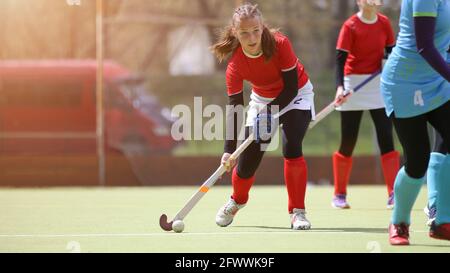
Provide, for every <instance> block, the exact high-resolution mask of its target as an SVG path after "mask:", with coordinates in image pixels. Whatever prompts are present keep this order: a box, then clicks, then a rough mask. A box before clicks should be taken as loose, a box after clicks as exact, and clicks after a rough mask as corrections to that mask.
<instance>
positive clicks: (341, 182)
mask: <svg viewBox="0 0 450 273" xmlns="http://www.w3.org/2000/svg"><path fill="white" fill-rule="evenodd" d="M352 165H353V158H352V157H346V156H343V155H342V154H340V153H339V152H335V153H334V154H333V176H334V194H335V195H336V194H347V184H348V181H349V180H350V173H351V171H352Z"/></svg>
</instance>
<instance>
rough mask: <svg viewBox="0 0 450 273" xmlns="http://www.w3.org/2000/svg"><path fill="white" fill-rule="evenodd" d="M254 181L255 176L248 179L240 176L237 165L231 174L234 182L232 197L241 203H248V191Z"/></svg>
mask: <svg viewBox="0 0 450 273" xmlns="http://www.w3.org/2000/svg"><path fill="white" fill-rule="evenodd" d="M254 181H255V176H252V177H250V178H246V179H244V178H240V177H239V175H238V174H237V167H235V168H234V169H233V174H232V176H231V183H232V184H233V195H232V196H231V198H233V200H234V201H235V202H236V203H238V204H239V205H242V204H245V203H247V201H248V193H249V192H250V188H251V187H252V185H253V182H254Z"/></svg>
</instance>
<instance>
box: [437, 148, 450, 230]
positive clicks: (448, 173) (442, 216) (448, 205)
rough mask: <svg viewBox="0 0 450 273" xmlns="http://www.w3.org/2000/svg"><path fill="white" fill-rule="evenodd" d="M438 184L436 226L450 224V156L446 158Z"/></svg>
mask: <svg viewBox="0 0 450 273" xmlns="http://www.w3.org/2000/svg"><path fill="white" fill-rule="evenodd" d="M437 181H438V183H436V184H437V185H436V189H437V191H438V194H437V198H436V210H437V214H436V224H437V225H440V224H444V223H450V155H447V156H446V157H445V162H444V163H443V164H442V167H441V171H440V176H439V179H438V180H437Z"/></svg>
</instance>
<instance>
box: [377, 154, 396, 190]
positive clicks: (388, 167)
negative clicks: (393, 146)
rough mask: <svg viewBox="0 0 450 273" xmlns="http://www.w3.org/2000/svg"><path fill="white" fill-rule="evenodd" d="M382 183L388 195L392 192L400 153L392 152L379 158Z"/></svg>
mask: <svg viewBox="0 0 450 273" xmlns="http://www.w3.org/2000/svg"><path fill="white" fill-rule="evenodd" d="M381 165H382V167H383V175H384V181H385V182H386V186H387V190H388V194H391V193H392V191H393V190H394V182H395V177H396V176H397V173H398V170H399V169H400V153H399V152H397V151H392V152H389V153H387V154H384V155H382V156H381Z"/></svg>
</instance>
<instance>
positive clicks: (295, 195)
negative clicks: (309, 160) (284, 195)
mask: <svg viewBox="0 0 450 273" xmlns="http://www.w3.org/2000/svg"><path fill="white" fill-rule="evenodd" d="M307 177H308V169H307V166H306V161H305V159H304V158H303V157H298V158H285V159H284V181H285V183H286V188H287V192H288V197H289V202H288V210H289V213H292V210H293V209H294V208H295V209H305V192H306V182H307Z"/></svg>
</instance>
